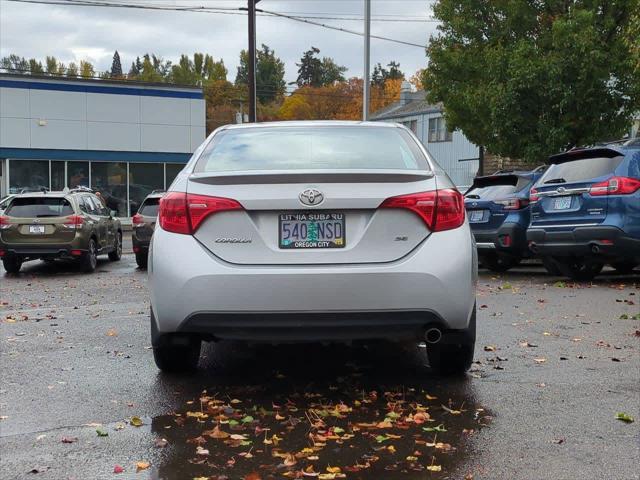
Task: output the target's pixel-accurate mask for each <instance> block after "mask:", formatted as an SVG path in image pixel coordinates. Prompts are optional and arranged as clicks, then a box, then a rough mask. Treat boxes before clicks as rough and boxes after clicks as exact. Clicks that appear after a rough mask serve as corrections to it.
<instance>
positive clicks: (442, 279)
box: [149, 227, 477, 341]
mask: <svg viewBox="0 0 640 480" xmlns="http://www.w3.org/2000/svg"><path fill="white" fill-rule="evenodd" d="M475 260H476V259H475V252H474V251H473V248H472V238H471V234H470V231H469V229H468V228H467V227H461V228H459V229H456V230H451V231H448V232H439V233H437V234H432V235H431V236H430V237H429V238H428V239H427V240H425V242H423V244H421V245H420V246H419V247H418V248H416V250H414V251H413V252H412V253H411V254H409V255H408V256H406V257H404V258H402V259H401V260H398V261H396V262H392V263H384V264H363V265H348V264H347V265H304V266H302V265H301V266H297V265H296V266H266V265H265V266H239V265H232V264H229V263H226V262H224V261H222V260H220V259H219V258H217V257H216V256H215V255H213V254H212V253H211V252H210V251H209V250H207V249H206V248H205V247H204V246H203V245H201V244H200V243H199V242H198V241H197V240H195V239H194V238H193V237H191V236H188V235H179V234H174V233H169V232H166V231H164V230H162V229H160V228H158V229H156V232H155V234H154V237H153V240H152V244H151V250H150V256H149V286H150V294H151V308H152V310H153V312H154V320H153V321H154V322H155V329H156V331H157V332H159V334H162V333H171V332H185V333H197V334H200V335H201V336H203V337H205V338H207V337H210V338H236V339H243V340H269V341H302V340H332V339H360V338H363V339H364V338H402V337H411V338H413V337H417V338H421V336H422V335H423V334H424V329H425V327H426V326H428V325H432V324H436V325H437V326H439V327H440V328H442V329H443V330H463V329H466V328H467V327H468V324H469V319H470V316H471V312H472V310H473V305H474V303H475V284H476V272H477V266H476V263H475Z"/></svg>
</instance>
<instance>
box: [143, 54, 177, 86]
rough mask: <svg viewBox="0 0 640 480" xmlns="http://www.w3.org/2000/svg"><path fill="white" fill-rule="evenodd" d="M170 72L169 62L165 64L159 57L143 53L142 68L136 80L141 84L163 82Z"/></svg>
mask: <svg viewBox="0 0 640 480" xmlns="http://www.w3.org/2000/svg"><path fill="white" fill-rule="evenodd" d="M170 70H171V62H168V61H166V62H165V61H164V60H163V59H162V58H161V57H156V56H155V55H153V54H152V55H149V54H148V53H145V54H144V56H143V60H142V68H141V69H140V73H139V74H138V75H137V78H136V79H137V80H140V81H142V82H155V83H159V82H163V81H164V80H165V79H166V78H167V76H168V74H169V71H170Z"/></svg>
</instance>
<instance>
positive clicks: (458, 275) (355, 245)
mask: <svg viewBox="0 0 640 480" xmlns="http://www.w3.org/2000/svg"><path fill="white" fill-rule="evenodd" d="M158 220H159V222H158V227H157V228H156V231H155V234H154V236H153V239H152V243H151V248H150V252H149V283H150V290H151V335H152V344H153V351H154V357H155V361H156V364H157V365H158V367H159V368H160V369H162V370H165V371H185V370H192V369H194V368H196V366H197V364H198V359H199V356H200V347H201V342H202V341H203V340H205V341H216V340H221V339H234V340H247V341H267V342H308V341H346V340H355V339H393V340H400V341H410V342H422V341H426V342H427V347H428V348H427V353H428V357H429V363H430V364H431V366H432V367H433V368H434V369H435V370H436V371H438V372H440V373H443V374H456V373H457V374H459V373H462V372H465V371H466V370H467V369H468V368H469V366H470V364H471V362H472V359H473V350H474V345H475V336H476V335H475V331H476V309H475V283H476V278H477V269H476V258H475V251H476V250H475V248H474V245H473V239H472V235H471V232H470V229H469V226H468V224H467V222H466V220H465V210H464V202H463V198H462V195H461V194H460V193H459V192H458V191H457V190H456V189H455V187H454V185H453V184H452V183H451V180H450V179H449V178H448V177H447V175H446V174H445V173H444V172H443V170H442V169H441V168H440V167H439V166H438V165H437V164H436V163H435V161H434V160H433V158H432V157H431V156H430V155H429V153H428V152H427V151H426V150H425V148H424V147H423V146H422V145H421V144H420V142H419V141H418V140H417V139H416V138H415V137H414V136H413V134H412V133H411V132H410V131H409V130H407V129H406V128H404V127H402V126H401V125H397V124H388V123H368V122H282V123H263V124H247V125H233V126H226V127H222V128H220V129H218V130H216V131H215V132H213V133H212V134H211V135H210V136H209V138H208V139H207V140H206V141H205V142H204V143H203V145H201V146H200V147H199V148H198V149H197V150H196V152H195V153H194V154H193V157H192V158H191V160H190V161H189V163H188V164H187V166H186V167H185V169H184V170H183V171H182V172H181V173H180V174H179V175H178V177H177V178H176V180H175V181H174V182H173V184H172V185H171V187H170V189H169V191H168V192H167V194H166V195H165V196H164V197H163V198H162V200H161V204H160V210H159V214H158Z"/></svg>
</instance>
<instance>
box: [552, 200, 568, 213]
mask: <svg viewBox="0 0 640 480" xmlns="http://www.w3.org/2000/svg"><path fill="white" fill-rule="evenodd" d="M569 208H571V197H558V198H554V199H553V209H554V210H567V209H569Z"/></svg>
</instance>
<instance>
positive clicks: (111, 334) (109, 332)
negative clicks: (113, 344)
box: [107, 328, 118, 337]
mask: <svg viewBox="0 0 640 480" xmlns="http://www.w3.org/2000/svg"><path fill="white" fill-rule="evenodd" d="M107 336H109V337H117V336H118V332H117V331H116V329H115V328H110V329H109V330H107Z"/></svg>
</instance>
